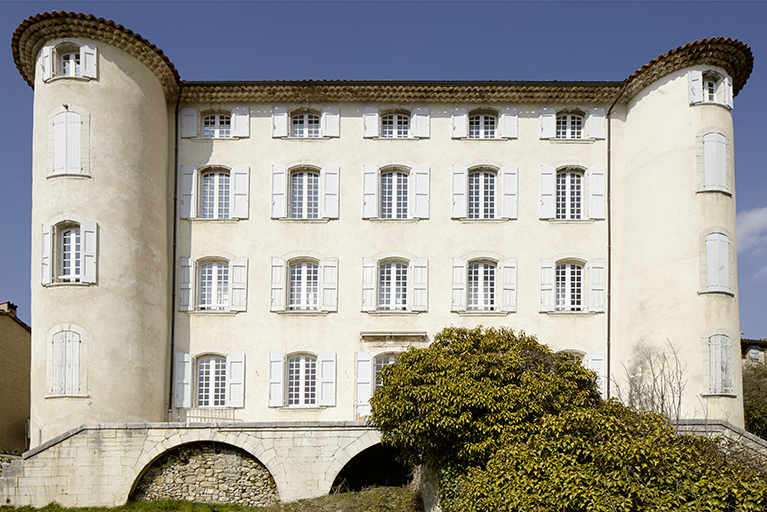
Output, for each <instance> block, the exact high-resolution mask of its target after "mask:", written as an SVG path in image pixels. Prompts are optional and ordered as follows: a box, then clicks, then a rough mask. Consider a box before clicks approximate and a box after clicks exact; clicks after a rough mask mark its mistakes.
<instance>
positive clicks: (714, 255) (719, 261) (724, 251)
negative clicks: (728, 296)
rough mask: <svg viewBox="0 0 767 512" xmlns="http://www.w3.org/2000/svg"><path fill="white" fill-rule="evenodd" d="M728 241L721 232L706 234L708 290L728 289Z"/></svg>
mask: <svg viewBox="0 0 767 512" xmlns="http://www.w3.org/2000/svg"><path fill="white" fill-rule="evenodd" d="M728 253H729V241H728V240H727V237H726V236H725V235H723V234H722V233H712V234H710V235H707V236H706V274H707V281H708V290H709V291H729V290H730V277H729V269H728V259H729V258H728V256H729V254H728Z"/></svg>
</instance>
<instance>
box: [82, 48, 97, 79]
mask: <svg viewBox="0 0 767 512" xmlns="http://www.w3.org/2000/svg"><path fill="white" fill-rule="evenodd" d="M80 62H81V63H82V65H81V67H80V70H81V71H80V75H81V76H84V77H86V78H94V79H95V78H98V76H97V70H98V67H97V61H96V47H95V46H90V45H87V44H86V45H83V46H81V47H80Z"/></svg>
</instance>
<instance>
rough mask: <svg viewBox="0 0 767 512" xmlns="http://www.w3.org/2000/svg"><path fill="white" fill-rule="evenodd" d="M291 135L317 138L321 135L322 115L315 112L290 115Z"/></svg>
mask: <svg viewBox="0 0 767 512" xmlns="http://www.w3.org/2000/svg"><path fill="white" fill-rule="evenodd" d="M290 136H291V137H298V138H316V137H319V136H320V115H319V114H316V113H313V112H301V113H295V114H291V116H290Z"/></svg>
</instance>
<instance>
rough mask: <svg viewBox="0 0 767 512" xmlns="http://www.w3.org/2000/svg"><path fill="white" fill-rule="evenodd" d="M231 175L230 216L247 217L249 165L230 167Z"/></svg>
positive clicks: (234, 217) (236, 217) (235, 217)
mask: <svg viewBox="0 0 767 512" xmlns="http://www.w3.org/2000/svg"><path fill="white" fill-rule="evenodd" d="M231 176H232V186H231V187H230V188H229V204H230V205H231V210H230V211H231V215H230V217H231V218H233V219H247V218H248V210H249V206H250V166H249V165H235V166H234V167H232V171H231ZM182 197H183V196H182Z"/></svg>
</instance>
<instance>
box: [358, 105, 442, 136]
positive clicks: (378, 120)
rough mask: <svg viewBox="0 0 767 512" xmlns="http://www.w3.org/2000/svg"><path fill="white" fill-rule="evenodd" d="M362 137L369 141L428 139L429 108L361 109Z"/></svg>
mask: <svg viewBox="0 0 767 512" xmlns="http://www.w3.org/2000/svg"><path fill="white" fill-rule="evenodd" d="M362 124H363V137H365V138H370V139H377V138H380V139H424V138H428V137H429V107H415V108H413V109H412V110H406V109H404V108H400V107H396V108H379V107H363V109H362Z"/></svg>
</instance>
